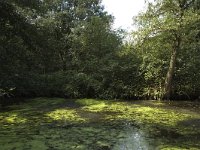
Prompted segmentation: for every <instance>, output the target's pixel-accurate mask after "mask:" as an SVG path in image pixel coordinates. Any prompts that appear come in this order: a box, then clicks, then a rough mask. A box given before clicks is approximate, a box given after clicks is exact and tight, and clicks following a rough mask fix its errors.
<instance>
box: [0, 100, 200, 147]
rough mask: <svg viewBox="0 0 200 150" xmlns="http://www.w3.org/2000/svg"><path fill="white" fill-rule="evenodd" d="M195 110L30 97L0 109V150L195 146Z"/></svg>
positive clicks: (199, 135)
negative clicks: (20, 102) (18, 103)
mask: <svg viewBox="0 0 200 150" xmlns="http://www.w3.org/2000/svg"><path fill="white" fill-rule="evenodd" d="M192 108H195V110H193V109H192ZM199 108H200V104H198V103H196V104H193V103H189V102H174V103H168V102H157V101H131V102H125V101H111V100H110V101H106V100H94V99H78V100H69V99H61V98H37V99H29V100H27V101H26V102H24V103H22V104H20V105H13V106H10V107H8V108H6V109H5V110H4V111H1V112H0V150H71V149H72V150H73V149H75V150H76V149H77V150H139V149H141V150H155V149H158V150H159V149H161V150H179V149H180V150H184V149H192V150H198V149H200V111H198V110H199Z"/></svg>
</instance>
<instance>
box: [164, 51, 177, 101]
mask: <svg viewBox="0 0 200 150" xmlns="http://www.w3.org/2000/svg"><path fill="white" fill-rule="evenodd" d="M176 53H177V50H176V49H174V50H173V52H172V55H171V59H170V64H169V69H168V72H167V76H166V79H165V87H164V99H167V100H169V99H170V98H171V95H172V87H173V76H174V71H175V64H176Z"/></svg>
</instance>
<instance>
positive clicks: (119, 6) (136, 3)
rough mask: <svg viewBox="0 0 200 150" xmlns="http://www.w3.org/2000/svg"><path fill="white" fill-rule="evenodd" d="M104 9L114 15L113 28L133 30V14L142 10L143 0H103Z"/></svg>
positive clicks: (135, 14)
mask: <svg viewBox="0 0 200 150" xmlns="http://www.w3.org/2000/svg"><path fill="white" fill-rule="evenodd" d="M102 4H103V5H104V6H105V10H106V11H107V12H108V13H109V14H112V15H113V16H114V17H115V21H114V25H113V27H114V28H122V29H126V30H128V31H130V30H133V29H134V27H133V25H132V24H133V19H132V18H133V16H137V14H138V13H139V12H140V11H142V10H143V8H144V4H145V3H144V0H103V1H102Z"/></svg>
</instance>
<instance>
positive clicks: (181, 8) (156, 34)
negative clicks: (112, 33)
mask: <svg viewBox="0 0 200 150" xmlns="http://www.w3.org/2000/svg"><path fill="white" fill-rule="evenodd" d="M194 2H195V1H193V0H190V1H187V0H156V1H155V2H154V3H148V8H147V10H146V12H144V13H141V14H139V16H138V17H137V18H136V19H135V21H136V23H137V25H138V29H139V30H138V32H137V38H138V40H139V41H140V42H141V43H142V44H139V43H138V45H139V46H140V49H143V50H146V51H150V52H149V53H148V52H147V53H148V54H151V56H152V57H151V56H150V57H151V58H153V57H154V58H157V59H158V61H160V63H159V66H160V67H161V70H160V72H161V74H162V72H163V71H165V67H164V66H165V65H166V61H168V65H169V67H168V69H167V73H166V77H165V81H163V80H162V81H161V85H162V89H163V90H161V91H163V98H164V99H170V98H172V92H173V81H174V80H173V77H174V74H175V72H176V71H177V68H176V64H177V59H178V58H177V57H178V56H179V55H182V54H183V52H182V50H183V44H185V42H188V41H187V36H186V30H185V28H186V26H187V25H188V24H192V23H195V22H196V21H197V20H199V17H200V15H199V13H198V11H197V10H195V9H194V8H193V4H194ZM187 44H190V43H187ZM163 48H165V50H163ZM154 51H157V52H156V53H152V52H154ZM144 53H145V52H144ZM157 53H158V54H161V55H162V54H165V55H166V54H167V55H168V54H170V58H169V57H168V58H166V56H163V57H160V58H159V57H157V56H159V55H158V54H157ZM156 55H157V56H156ZM153 61H154V60H153ZM152 63H153V62H152ZM162 63H163V64H162ZM160 67H159V68H160ZM155 70H157V69H155ZM155 70H154V71H155ZM147 72H148V71H147ZM159 78H160V79H162V78H163V77H162V76H160V77H159ZM163 82H164V83H163Z"/></svg>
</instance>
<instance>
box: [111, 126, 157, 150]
mask: <svg viewBox="0 0 200 150" xmlns="http://www.w3.org/2000/svg"><path fill="white" fill-rule="evenodd" d="M124 133H125V136H124V138H123V139H121V140H119V143H117V144H116V145H115V146H114V148H113V150H153V149H155V147H154V146H152V144H153V141H151V139H149V138H148V135H147V133H145V132H144V131H141V130H140V129H137V128H134V127H132V126H131V125H130V124H126V129H125V131H124Z"/></svg>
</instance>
